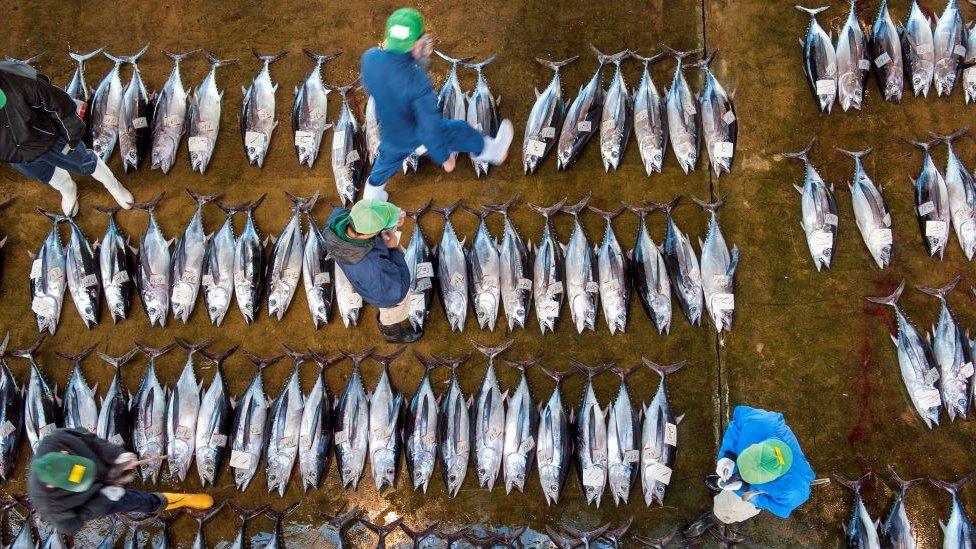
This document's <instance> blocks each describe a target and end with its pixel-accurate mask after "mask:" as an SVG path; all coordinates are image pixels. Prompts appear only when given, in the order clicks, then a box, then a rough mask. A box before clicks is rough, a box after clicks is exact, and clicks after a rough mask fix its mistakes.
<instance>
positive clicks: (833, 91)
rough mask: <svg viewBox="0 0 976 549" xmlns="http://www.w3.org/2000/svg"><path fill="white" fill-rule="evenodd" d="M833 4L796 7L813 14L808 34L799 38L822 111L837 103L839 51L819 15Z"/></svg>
mask: <svg viewBox="0 0 976 549" xmlns="http://www.w3.org/2000/svg"><path fill="white" fill-rule="evenodd" d="M829 7H830V6H821V7H819V8H805V7H803V6H796V9H798V10H800V11H803V12H806V13H807V14H809V15H810V25H809V26H808V27H807V35H806V37H805V38H801V39H800V49H801V50H802V52H801V53H802V55H803V70H804V72H805V73H806V75H807V83H809V84H810V90H811V91H813V98H814V99H815V100H816V101H817V106H818V107H820V110H821V111H823V112H826V113H829V112H830V109H831V108H832V107H833V106H834V99H836V98H837V53H836V50H835V49H834V44H833V42H831V40H830V35H829V34H827V31H825V30H824V29H823V27H821V26H820V23H819V22H818V21H817V14H819V13H821V12H823V11H825V10H827V9H828V8H829Z"/></svg>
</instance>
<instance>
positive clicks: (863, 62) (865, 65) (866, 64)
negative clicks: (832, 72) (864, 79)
mask: <svg viewBox="0 0 976 549" xmlns="http://www.w3.org/2000/svg"><path fill="white" fill-rule="evenodd" d="M857 68H859V69H861V70H862V71H866V70H868V69H870V68H871V62H870V61H868V60H867V59H859V60H858V61H857Z"/></svg>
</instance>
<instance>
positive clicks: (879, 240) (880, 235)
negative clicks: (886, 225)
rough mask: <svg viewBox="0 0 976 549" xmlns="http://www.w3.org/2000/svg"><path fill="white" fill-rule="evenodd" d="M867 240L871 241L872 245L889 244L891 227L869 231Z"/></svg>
mask: <svg viewBox="0 0 976 549" xmlns="http://www.w3.org/2000/svg"><path fill="white" fill-rule="evenodd" d="M869 240H870V241H871V245H872V247H880V246H890V245H891V229H875V230H873V231H871V237H870V238H869Z"/></svg>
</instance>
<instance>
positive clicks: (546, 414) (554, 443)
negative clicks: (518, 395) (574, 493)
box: [535, 366, 576, 507]
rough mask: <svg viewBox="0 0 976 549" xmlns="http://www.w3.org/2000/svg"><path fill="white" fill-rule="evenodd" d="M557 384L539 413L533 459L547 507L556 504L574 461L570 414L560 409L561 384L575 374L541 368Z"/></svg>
mask: <svg viewBox="0 0 976 549" xmlns="http://www.w3.org/2000/svg"><path fill="white" fill-rule="evenodd" d="M540 368H542V371H543V372H545V373H546V375H548V376H549V377H551V378H552V379H553V380H555V382H556V386H555V387H553V389H552V394H551V395H550V396H549V400H548V401H546V403H545V405H544V406H543V407H542V409H541V410H540V411H539V431H538V433H537V434H536V437H535V458H536V463H537V464H538V467H539V484H541V485H542V494H543V496H545V498H546V505H548V506H549V507H552V506H553V505H555V504H557V503H559V496H560V494H562V491H563V487H564V486H566V478H568V477H569V469H570V468H571V467H572V459H573V437H574V436H575V435H574V433H573V430H572V427H571V420H570V417H569V414H567V413H566V409H565V407H563V397H562V382H563V380H564V379H566V378H567V377H569V376H571V375H573V374H574V373H576V370H575V369H569V370H566V371H563V372H557V371H554V370H549V369H547V368H546V367H545V366H540Z"/></svg>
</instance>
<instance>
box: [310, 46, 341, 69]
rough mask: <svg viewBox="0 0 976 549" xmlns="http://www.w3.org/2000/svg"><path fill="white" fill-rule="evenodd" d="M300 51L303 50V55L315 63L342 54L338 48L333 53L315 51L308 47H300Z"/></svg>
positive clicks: (330, 59)
mask: <svg viewBox="0 0 976 549" xmlns="http://www.w3.org/2000/svg"><path fill="white" fill-rule="evenodd" d="M302 52H304V53H305V55H307V56H309V57H310V58H312V61H315V64H316V65H321V64H323V63H325V62H327V61H332V60H333V59H335V58H336V57H339V56H340V55H342V50H339V51H337V52H335V53H316V52H314V51H312V50H310V49H308V48H302Z"/></svg>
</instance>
